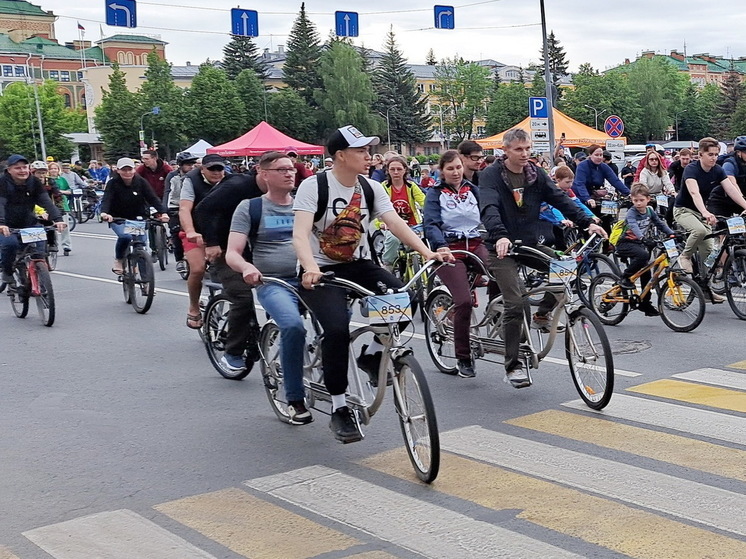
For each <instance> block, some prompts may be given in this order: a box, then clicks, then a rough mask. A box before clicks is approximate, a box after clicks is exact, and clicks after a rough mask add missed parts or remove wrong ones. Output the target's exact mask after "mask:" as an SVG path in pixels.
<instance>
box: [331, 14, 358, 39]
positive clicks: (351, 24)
mask: <svg viewBox="0 0 746 559" xmlns="http://www.w3.org/2000/svg"><path fill="white" fill-rule="evenodd" d="M357 21H358V20H357V12H334V27H335V29H336V32H337V37H357V36H358V34H359V32H360V28H359V27H358V22H357Z"/></svg>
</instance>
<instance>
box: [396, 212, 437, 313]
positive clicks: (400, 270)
mask: <svg viewBox="0 0 746 559" xmlns="http://www.w3.org/2000/svg"><path fill="white" fill-rule="evenodd" d="M411 229H412V231H414V232H415V233H417V234H418V235H419V236H420V237H422V225H421V224H420V225H415V226H414V227H412V228H411ZM421 268H422V256H421V255H420V253H418V252H417V251H415V250H413V249H411V248H409V247H408V246H407V245H405V244H404V243H400V244H399V251H398V253H397V256H396V260H395V261H394V264H393V266H392V269H393V274H394V276H396V277H397V278H398V279H400V280H401V281H402V282H403V283H407V282H409V280H411V279H412V278H413V277H415V276H416V275H417V274H418V272H419V271H420V269H421ZM434 280H435V276H434V275H432V276H431V275H430V274H429V273H427V272H423V273H422V275H421V276H420V277H419V279H418V280H417V281H416V282H415V283H414V285H413V290H414V299H413V301H412V313H416V312H417V311H418V310H419V311H420V317H421V318H422V320H423V322H424V320H425V299H426V298H427V294H428V293H429V292H430V289H432V284H433V281H434Z"/></svg>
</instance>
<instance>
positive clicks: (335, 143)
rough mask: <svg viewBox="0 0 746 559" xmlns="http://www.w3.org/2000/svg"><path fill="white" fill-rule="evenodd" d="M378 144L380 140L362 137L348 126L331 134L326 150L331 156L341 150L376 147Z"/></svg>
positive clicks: (352, 127)
mask: <svg viewBox="0 0 746 559" xmlns="http://www.w3.org/2000/svg"><path fill="white" fill-rule="evenodd" d="M380 143H381V139H380V138H377V137H376V136H363V133H362V132H360V130H358V129H357V128H355V127H354V126H352V125H351V124H348V125H347V126H343V127H342V128H338V129H337V130H335V131H334V132H333V133H332V135H331V136H330V137H329V139H328V140H327V142H326V149H327V151H328V152H329V153H330V154H331V155H334V154H335V153H337V152H338V151H339V150H342V149H347V148H362V147H365V146H377V145H378V144H380Z"/></svg>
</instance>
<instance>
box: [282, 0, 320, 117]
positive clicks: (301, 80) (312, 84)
mask: <svg viewBox="0 0 746 559" xmlns="http://www.w3.org/2000/svg"><path fill="white" fill-rule="evenodd" d="M320 58H321V40H320V38H319V34H318V31H316V26H315V25H314V24H313V23H312V22H311V21H310V20H309V19H308V17H307V16H306V4H305V2H304V3H303V4H301V5H300V13H299V14H298V17H297V18H296V20H295V23H294V24H293V28H292V29H291V31H290V36H289V37H288V44H287V57H286V58H285V65H284V66H283V68H282V71H283V74H284V75H285V83H287V84H288V85H289V86H290V87H291V88H293V89H294V90H295V91H297V92H298V94H299V95H300V96H301V97H302V98H303V99H305V100H306V102H307V103H309V104H315V101H314V100H313V92H314V91H315V90H316V89H319V88H320V87H321V76H320V75H319V59H320Z"/></svg>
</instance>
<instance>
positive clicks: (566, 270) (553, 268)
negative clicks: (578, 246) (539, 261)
mask: <svg viewBox="0 0 746 559" xmlns="http://www.w3.org/2000/svg"><path fill="white" fill-rule="evenodd" d="M577 271H578V263H577V262H576V261H575V260H574V259H573V260H552V261H551V262H550V263H549V283H550V284H553V285H554V284H558V283H561V284H566V283H568V282H569V281H572V279H573V278H574V277H575V274H576V273H577Z"/></svg>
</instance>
